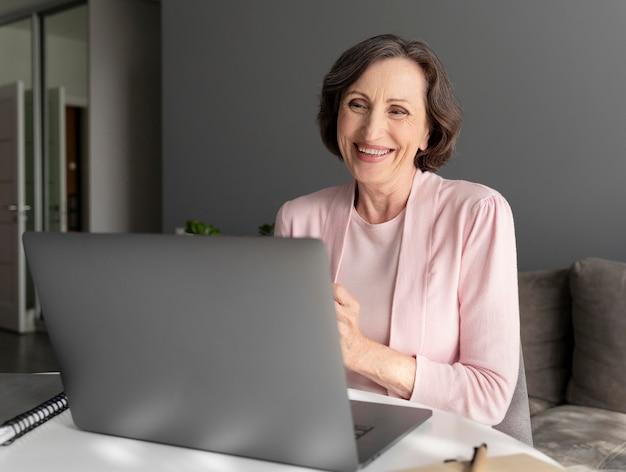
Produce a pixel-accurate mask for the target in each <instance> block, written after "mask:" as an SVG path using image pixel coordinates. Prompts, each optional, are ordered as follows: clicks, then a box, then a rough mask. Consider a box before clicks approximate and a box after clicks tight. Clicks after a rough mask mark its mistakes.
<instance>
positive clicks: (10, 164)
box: [0, 82, 34, 332]
mask: <svg viewBox="0 0 626 472" xmlns="http://www.w3.org/2000/svg"><path fill="white" fill-rule="evenodd" d="M24 160H25V159H24V86H23V84H22V82H16V83H14V84H9V85H4V86H2V87H0V327H1V328H6V329H10V330H13V331H19V332H26V331H32V330H34V311H33V310H28V311H27V310H26V260H25V256H24V251H23V249H22V241H21V236H22V233H23V232H24V230H25V227H26V219H27V211H28V210H29V208H28V207H27V206H26V204H25V189H24V182H25V176H24V172H25V170H24Z"/></svg>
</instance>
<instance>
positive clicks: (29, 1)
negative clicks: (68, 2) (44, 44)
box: [0, 0, 88, 41]
mask: <svg viewBox="0 0 626 472" xmlns="http://www.w3.org/2000/svg"><path fill="white" fill-rule="evenodd" d="M58 4H59V2H58V1H57V2H50V0H47V1H42V0H2V1H1V2H0V18H3V17H7V18H13V17H15V19H16V20H17V19H18V17H20V16H21V17H22V18H28V14H26V16H25V17H24V15H23V14H24V13H25V12H26V13H28V11H29V10H30V9H32V8H37V9H39V8H42V9H46V8H48V7H50V6H56V5H58ZM44 18H46V19H47V20H46V23H45V25H46V33H47V34H50V35H52V36H57V37H64V38H67V39H73V40H77V41H87V24H88V18H87V8H86V6H85V5H78V6H74V7H70V8H69V9H68V10H61V11H57V12H55V13H54V14H52V15H50V16H46V17H44ZM6 25H7V26H12V25H14V26H15V27H17V28H27V29H30V22H28V21H26V22H22V21H20V22H19V23H8V24H6Z"/></svg>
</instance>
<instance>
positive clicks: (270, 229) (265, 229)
mask: <svg viewBox="0 0 626 472" xmlns="http://www.w3.org/2000/svg"><path fill="white" fill-rule="evenodd" d="M273 234H274V223H272V224H269V223H266V224H264V225H261V226H259V235H261V236H271V235H273Z"/></svg>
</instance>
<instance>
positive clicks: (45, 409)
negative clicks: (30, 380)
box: [0, 392, 69, 445]
mask: <svg viewBox="0 0 626 472" xmlns="http://www.w3.org/2000/svg"><path fill="white" fill-rule="evenodd" d="M68 407H69V404H68V401H67V397H66V396H65V392H61V393H59V394H58V395H56V396H54V397H52V398H51V399H50V400H47V401H45V402H43V403H42V404H41V405H38V406H36V407H35V408H33V409H31V410H28V411H26V412H24V413H22V414H21V415H18V416H16V417H15V418H13V419H10V420H9V421H6V422H5V423H3V424H2V425H0V426H2V427H9V428H12V429H13V432H14V433H15V436H14V437H13V438H11V439H10V440H9V441H7V442H5V443H4V444H3V445H9V444H11V443H12V442H13V441H15V440H16V439H17V438H19V437H21V436H24V435H25V434H26V433H28V432H29V431H32V430H33V429H35V428H36V427H37V426H40V425H42V424H43V423H45V422H46V421H48V420H50V419H52V418H54V417H55V416H57V415H58V414H60V413H63V412H64V411H65V410H67V408H68Z"/></svg>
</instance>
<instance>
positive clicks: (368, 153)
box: [355, 145, 393, 159]
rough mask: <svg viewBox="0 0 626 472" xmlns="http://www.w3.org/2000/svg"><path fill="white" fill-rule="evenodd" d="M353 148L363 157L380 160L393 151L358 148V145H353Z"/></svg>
mask: <svg viewBox="0 0 626 472" xmlns="http://www.w3.org/2000/svg"><path fill="white" fill-rule="evenodd" d="M355 147H356V149H357V151H358V152H359V154H361V155H362V156H363V157H365V158H373V159H380V158H381V157H384V156H386V155H387V154H389V153H391V152H392V151H393V149H389V148H386V149H381V148H370V147H365V146H359V145H355Z"/></svg>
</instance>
